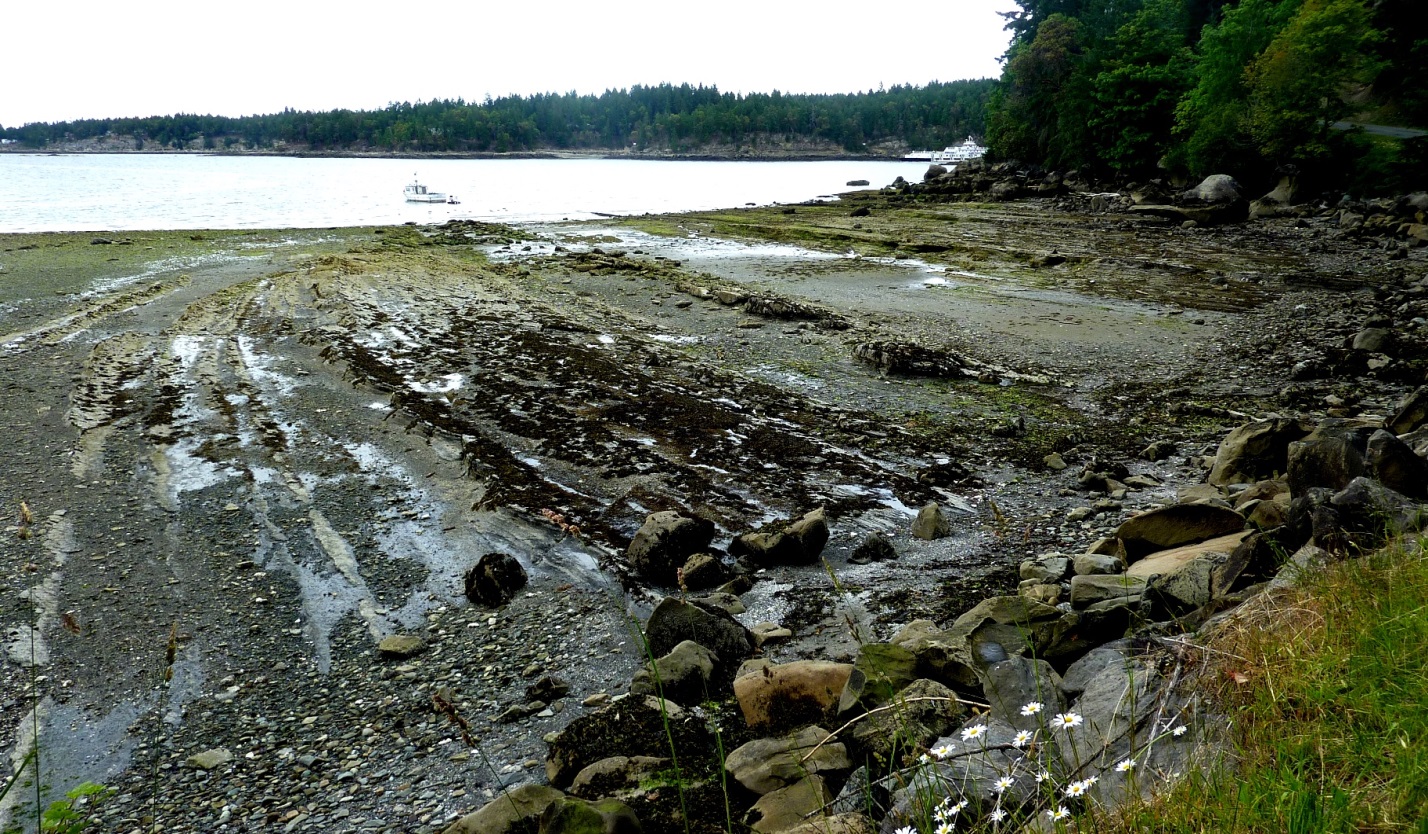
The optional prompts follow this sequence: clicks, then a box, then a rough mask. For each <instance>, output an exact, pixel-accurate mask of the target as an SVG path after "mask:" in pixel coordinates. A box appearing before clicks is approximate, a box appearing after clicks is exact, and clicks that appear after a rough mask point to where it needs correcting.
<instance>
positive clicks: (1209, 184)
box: [1181, 174, 1245, 204]
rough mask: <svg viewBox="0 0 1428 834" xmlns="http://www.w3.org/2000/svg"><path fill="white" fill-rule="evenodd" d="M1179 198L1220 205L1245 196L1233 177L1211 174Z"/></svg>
mask: <svg viewBox="0 0 1428 834" xmlns="http://www.w3.org/2000/svg"><path fill="white" fill-rule="evenodd" d="M1181 198H1182V199H1185V200H1198V201H1199V202H1202V203H1213V204H1220V203H1233V202H1236V201H1238V200H1243V199H1244V198H1245V196H1244V189H1243V188H1241V187H1240V184H1239V181H1238V180H1236V179H1235V178H1234V177H1232V176H1230V175H1229V174H1211V175H1210V176H1208V177H1206V178H1205V179H1203V180H1201V181H1200V184H1199V185H1197V186H1195V187H1194V188H1192V189H1190V190H1189V191H1186V192H1185V193H1184V194H1182V195H1181Z"/></svg>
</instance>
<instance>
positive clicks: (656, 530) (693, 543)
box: [625, 511, 714, 585]
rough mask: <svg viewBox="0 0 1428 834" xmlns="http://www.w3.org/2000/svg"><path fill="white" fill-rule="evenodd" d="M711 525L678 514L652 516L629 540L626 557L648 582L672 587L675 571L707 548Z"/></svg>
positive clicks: (710, 535)
mask: <svg viewBox="0 0 1428 834" xmlns="http://www.w3.org/2000/svg"><path fill="white" fill-rule="evenodd" d="M713 539H714V525H713V524H711V523H710V522H708V521H705V520H704V519H702V518H691V517H689V516H685V515H681V514H679V513H677V512H673V511H666V512H660V513H652V514H651V515H649V516H648V517H647V518H645V523H644V524H643V525H641V526H640V529H639V532H637V533H635V537H634V538H633V539H631V540H630V547H629V549H628V550H626V552H625V555H626V557H627V558H628V559H629V560H630V566H631V567H632V568H634V569H635V571H636V572H637V573H639V574H640V576H642V577H644V578H645V579H648V580H649V581H651V582H657V583H660V584H663V585H672V584H674V581H675V571H676V570H677V569H679V568H681V567H683V566H684V564H685V562H686V561H688V559H689V558H690V557H691V556H693V555H694V554H696V553H700V552H703V551H705V550H707V549H708V548H709V542H710V541H712V540H713Z"/></svg>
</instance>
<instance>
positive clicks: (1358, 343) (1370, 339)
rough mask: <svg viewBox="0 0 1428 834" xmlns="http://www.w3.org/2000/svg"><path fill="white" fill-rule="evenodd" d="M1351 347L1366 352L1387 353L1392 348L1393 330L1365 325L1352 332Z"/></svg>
mask: <svg viewBox="0 0 1428 834" xmlns="http://www.w3.org/2000/svg"><path fill="white" fill-rule="evenodd" d="M1353 349H1354V350H1361V351H1364V352H1366V353H1389V352H1390V351H1391V350H1392V349H1393V331H1392V330H1389V329H1387V328H1384V327H1366V328H1364V329H1363V330H1360V331H1359V332H1358V333H1356V334H1354V341H1353Z"/></svg>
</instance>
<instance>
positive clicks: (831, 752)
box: [724, 726, 852, 796]
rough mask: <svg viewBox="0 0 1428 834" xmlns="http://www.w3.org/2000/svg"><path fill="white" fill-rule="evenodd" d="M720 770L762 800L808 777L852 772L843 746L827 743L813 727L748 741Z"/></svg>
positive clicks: (822, 733) (819, 729)
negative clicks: (762, 797)
mask: <svg viewBox="0 0 1428 834" xmlns="http://www.w3.org/2000/svg"><path fill="white" fill-rule="evenodd" d="M825 741H826V742H828V743H827V744H824V742H825ZM820 745H821V746H820ZM815 748H816V752H815ZM810 754H811V755H810ZM805 757H807V758H805ZM724 769H725V770H726V771H728V773H729V775H730V776H732V777H734V780H735V781H736V782H738V783H739V784H741V785H743V786H744V787H745V788H748V789H749V790H750V791H753V792H754V793H755V794H758V795H759V796H763V795H765V794H768V793H772V792H774V791H776V790H778V789H780V788H786V787H788V786H789V785H792V784H793V783H795V782H797V781H798V780H800V779H802V778H803V777H805V776H807V775H809V774H810V773H828V772H833V773H842V772H846V771H848V770H851V769H852V762H850V761H849V759H848V749H847V747H846V746H845V745H843V744H842V743H841V742H838V741H837V740H835V739H829V737H828V731H827V730H824V729H823V728H822V727H816V726H813V727H805V728H803V729H801V730H799V731H798V732H796V733H794V734H793V735H791V736H784V737H781V738H761V739H755V740H754V741H750V742H748V743H747V744H744V745H742V746H740V747H738V748H737V749H735V750H734V751H733V752H731V753H730V754H729V756H728V758H727V759H725V760H724Z"/></svg>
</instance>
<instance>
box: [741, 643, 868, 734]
mask: <svg viewBox="0 0 1428 834" xmlns="http://www.w3.org/2000/svg"><path fill="white" fill-rule="evenodd" d="M852 672H853V665H852V664H851V663H829V662H827V661H822V660H800V661H795V662H793V663H781V664H778V665H774V666H768V667H765V668H763V669H761V670H759V671H755V672H752V673H750V674H746V675H741V676H739V677H738V678H736V679H735V680H734V697H735V698H737V699H738V701H739V709H740V710H741V711H742V712H743V714H744V723H746V724H748V725H749V726H750V727H775V728H777V727H787V726H797V725H799V724H803V723H808V722H819V721H822V720H824V719H825V718H827V717H828V716H829V715H831V714H832V711H833V709H834V708H835V707H836V706H837V705H838V698H839V696H840V695H841V694H842V692H843V687H844V686H846V685H847V683H848V677H849V676H850V675H851V674H852Z"/></svg>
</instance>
